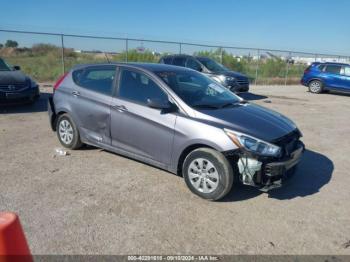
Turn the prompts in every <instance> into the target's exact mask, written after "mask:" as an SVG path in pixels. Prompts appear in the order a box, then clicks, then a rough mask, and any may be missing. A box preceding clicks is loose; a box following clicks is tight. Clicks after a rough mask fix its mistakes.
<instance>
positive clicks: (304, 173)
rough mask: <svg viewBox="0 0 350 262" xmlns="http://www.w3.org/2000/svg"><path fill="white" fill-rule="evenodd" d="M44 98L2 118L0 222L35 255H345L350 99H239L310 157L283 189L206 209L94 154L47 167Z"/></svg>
mask: <svg viewBox="0 0 350 262" xmlns="http://www.w3.org/2000/svg"><path fill="white" fill-rule="evenodd" d="M50 89H51V88H50ZM50 89H49V88H42V92H43V95H42V97H41V99H40V100H39V101H38V102H37V103H36V104H35V105H34V106H15V107H14V106H11V107H5V108H0V147H1V151H0V210H8V211H14V212H17V213H18V214H19V215H20V219H21V222H22V225H23V227H24V230H25V233H26V236H27V239H28V241H29V245H30V248H31V250H32V253H33V254H184V253H185V254H350V242H349V241H350V201H349V200H350V190H349V185H350V172H349V168H350V164H349V162H350V161H349V157H350V143H349V135H350V96H347V95H340V94H321V95H313V94H310V93H308V92H306V88H304V87H301V86H289V87H277V86H273V87H263V86H258V87H254V86H253V87H252V88H251V91H252V93H251V94H246V95H244V96H243V97H244V98H245V99H247V100H251V101H252V102H254V103H258V104H261V105H264V106H266V107H269V108H272V109H275V110H277V111H279V112H281V113H283V114H285V115H287V116H288V117H290V118H291V119H293V120H294V121H295V122H296V123H297V125H298V126H299V128H300V129H301V131H302V132H303V134H304V138H303V141H304V143H305V144H306V147H307V151H306V152H305V155H304V157H303V159H302V162H301V163H300V166H299V168H298V172H297V173H296V175H295V176H294V177H293V178H292V179H291V180H290V181H289V183H288V184H287V185H285V187H282V188H280V189H277V190H275V191H272V192H270V193H269V194H266V193H261V192H259V191H258V190H256V189H254V188H250V187H245V186H239V187H235V188H233V190H232V191H231V193H230V194H229V195H228V197H226V198H225V199H224V200H223V201H221V202H208V201H205V200H202V199H200V198H198V197H197V196H195V195H194V194H192V193H191V192H190V191H189V190H188V189H187V187H186V185H185V183H184V181H183V180H182V178H180V177H177V176H175V175H172V174H170V173H167V172H165V171H162V170H159V169H157V168H154V167H151V166H148V165H144V164H142V163H139V162H136V161H133V160H130V159H128V158H124V157H121V156H118V155H115V154H113V153H109V152H106V151H103V150H100V149H96V148H92V147H89V148H85V149H82V150H79V151H70V152H69V153H70V155H67V156H55V148H61V146H60V144H59V142H58V139H57V137H56V135H55V133H53V132H51V130H50V128H49V122H48V117H47V112H46V110H47V106H46V101H45V100H46V99H47V96H48V92H49V91H48V90H50ZM347 243H348V245H347Z"/></svg>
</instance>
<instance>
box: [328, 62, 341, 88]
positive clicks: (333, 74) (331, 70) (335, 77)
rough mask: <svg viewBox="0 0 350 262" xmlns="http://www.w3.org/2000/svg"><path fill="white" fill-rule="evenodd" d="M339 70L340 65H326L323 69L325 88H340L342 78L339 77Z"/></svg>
mask: <svg viewBox="0 0 350 262" xmlns="http://www.w3.org/2000/svg"><path fill="white" fill-rule="evenodd" d="M341 68H342V67H341V66H340V65H332V64H328V65H326V67H325V69H324V72H325V74H324V81H325V83H326V86H327V87H331V88H342V77H341V75H340V71H341Z"/></svg>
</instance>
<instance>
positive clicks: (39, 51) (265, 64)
mask: <svg viewBox="0 0 350 262" xmlns="http://www.w3.org/2000/svg"><path fill="white" fill-rule="evenodd" d="M7 40H12V41H15V42H16V43H17V44H18V45H16V44H14V43H13V42H12V43H9V42H8V41H7ZM0 44H2V46H1V45H0V47H1V48H0V57H2V58H4V59H5V60H6V61H8V62H9V63H10V64H12V65H19V66H21V68H22V70H23V71H24V72H25V73H27V74H28V75H31V76H32V77H34V78H35V79H36V80H37V81H55V80H56V79H57V78H58V77H59V76H60V75H61V74H62V73H63V72H65V71H67V70H69V68H71V67H73V66H74V65H76V64H83V63H101V62H110V61H114V62H152V63H157V62H158V61H159V59H160V57H161V56H163V55H166V54H188V55H199V56H209V57H211V58H213V59H215V60H216V61H218V62H219V63H222V64H223V65H225V66H226V67H228V68H230V69H231V70H234V71H238V72H241V73H243V74H246V75H247V76H249V78H250V80H251V82H252V83H253V84H257V85H274V84H278V85H289V84H297V83H299V81H300V78H301V76H302V74H303V72H304V70H305V69H306V67H307V66H308V65H310V64H311V63H312V62H325V61H327V62H341V63H350V57H349V56H342V55H335V54H318V53H305V52H295V51H288V50H269V49H259V48H244V47H231V46H220V45H204V44H196V43H184V42H172V41H158V40H149V39H131V38H118V37H101V36H92V35H72V34H56V33H44V32H28V31H16V30H3V29H1V30H0Z"/></svg>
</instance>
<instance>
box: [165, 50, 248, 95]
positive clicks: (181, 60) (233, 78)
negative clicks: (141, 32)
mask: <svg viewBox="0 0 350 262" xmlns="http://www.w3.org/2000/svg"><path fill="white" fill-rule="evenodd" d="M159 63H163V64H168V65H176V66H182V67H188V68H191V69H194V70H196V71H199V72H201V73H203V74H206V75H208V76H209V77H211V78H213V79H214V80H215V81H217V82H219V83H220V84H222V85H223V86H225V87H227V88H228V89H230V90H231V91H232V92H247V91H248V90H249V79H248V77H247V76H245V75H243V74H241V73H238V72H234V71H232V70H230V69H228V68H226V67H225V66H223V65H222V64H220V63H218V62H216V61H215V60H213V59H211V58H209V57H201V56H189V55H168V56H164V57H162V58H161V59H160V61H159Z"/></svg>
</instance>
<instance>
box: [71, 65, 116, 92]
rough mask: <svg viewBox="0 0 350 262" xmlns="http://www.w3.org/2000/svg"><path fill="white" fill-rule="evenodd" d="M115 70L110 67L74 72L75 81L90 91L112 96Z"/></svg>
mask: <svg viewBox="0 0 350 262" xmlns="http://www.w3.org/2000/svg"><path fill="white" fill-rule="evenodd" d="M115 69H116V68H115V67H114V66H108V67H99V68H86V69H81V70H76V71H74V72H73V80H74V82H75V83H76V84H77V85H79V86H81V87H84V88H86V89H88V90H90V91H94V92H97V93H101V94H105V95H111V94H112V87H113V81H114V77H115Z"/></svg>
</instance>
